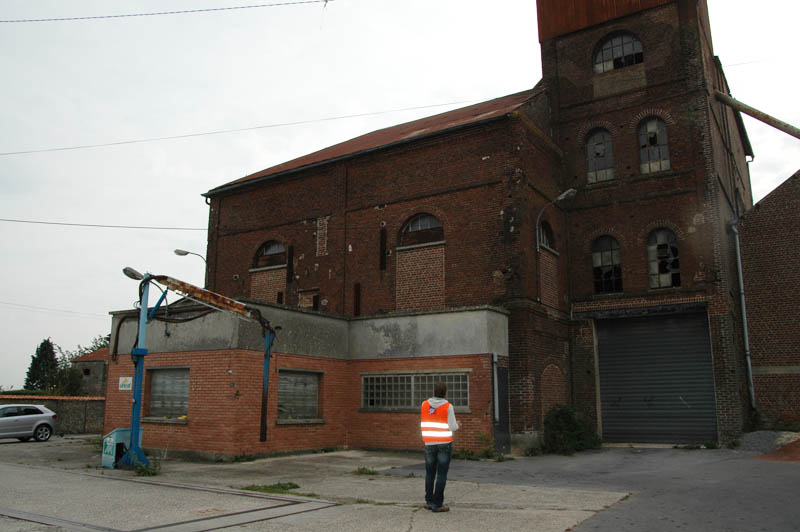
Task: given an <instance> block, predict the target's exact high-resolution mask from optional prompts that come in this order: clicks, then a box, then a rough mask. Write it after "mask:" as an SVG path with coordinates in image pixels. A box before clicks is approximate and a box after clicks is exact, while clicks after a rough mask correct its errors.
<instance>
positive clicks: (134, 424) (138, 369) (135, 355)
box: [120, 274, 150, 467]
mask: <svg viewBox="0 0 800 532" xmlns="http://www.w3.org/2000/svg"><path fill="white" fill-rule="evenodd" d="M142 285H143V288H142V298H141V300H140V301H139V303H140V308H139V337H138V340H137V342H136V345H137V347H134V348H133V350H132V351H131V358H132V359H133V401H132V404H131V441H130V442H129V444H128V451H127V452H126V453H125V455H124V456H123V457H122V458H121V459H120V464H122V465H125V466H129V467H133V465H134V464H135V463H136V462H139V463H141V464H143V465H145V466H148V465H150V461H149V460H148V459H147V457H146V456H145V455H144V451H142V448H141V447H140V446H139V433H140V432H141V426H140V420H141V412H142V383H143V381H144V356H145V355H146V354H147V349H145V345H147V344H146V342H147V304H148V298H149V295H150V275H148V274H145V276H144V279H143V280H142Z"/></svg>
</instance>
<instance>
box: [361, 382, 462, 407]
mask: <svg viewBox="0 0 800 532" xmlns="http://www.w3.org/2000/svg"><path fill="white" fill-rule="evenodd" d="M439 381H442V382H444V383H445V384H447V397H446V399H447V400H448V401H450V403H452V404H453V406H455V407H465V408H466V407H468V406H469V375H468V374H467V373H415V374H383V375H363V376H362V378H361V407H362V408H364V409H368V410H416V409H417V408H419V405H421V404H422V402H423V401H425V400H426V399H429V398H431V397H433V386H434V385H435V384H436V383H437V382H439Z"/></svg>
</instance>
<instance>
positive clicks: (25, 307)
mask: <svg viewBox="0 0 800 532" xmlns="http://www.w3.org/2000/svg"><path fill="white" fill-rule="evenodd" d="M0 305H5V306H9V307H16V308H20V309H22V310H30V311H38V312H55V313H59V314H68V315H70V316H86V317H90V318H106V319H107V318H108V315H107V314H92V313H90V312H78V311H77V310H65V309H58V308H50V307H36V306H33V305H23V304H21V303H11V302H10V301H0Z"/></svg>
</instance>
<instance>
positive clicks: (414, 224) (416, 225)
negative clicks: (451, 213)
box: [398, 212, 444, 248]
mask: <svg viewBox="0 0 800 532" xmlns="http://www.w3.org/2000/svg"><path fill="white" fill-rule="evenodd" d="M423 225H424V227H423ZM442 241H444V225H442V222H441V220H439V218H437V217H436V216H434V215H432V214H430V213H426V212H423V213H419V214H415V215H414V216H412V217H411V218H409V219H408V221H406V223H404V224H403V228H402V229H401V230H400V238H399V246H398V248H402V247H408V246H416V245H420V244H429V243H434V242H442Z"/></svg>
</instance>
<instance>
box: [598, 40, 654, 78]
mask: <svg viewBox="0 0 800 532" xmlns="http://www.w3.org/2000/svg"><path fill="white" fill-rule="evenodd" d="M643 61H644V51H643V49H642V43H641V41H639V39H637V38H636V37H634V36H633V35H631V34H630V33H617V34H614V35H611V36H609V37H607V38H606V40H604V41H603V42H602V43H600V47H599V49H598V51H597V53H596V54H595V56H594V71H595V72H596V73H597V74H602V73H603V72H610V71H611V70H616V69H618V68H625V67H628V66H631V65H636V64H639V63H642V62H643Z"/></svg>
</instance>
